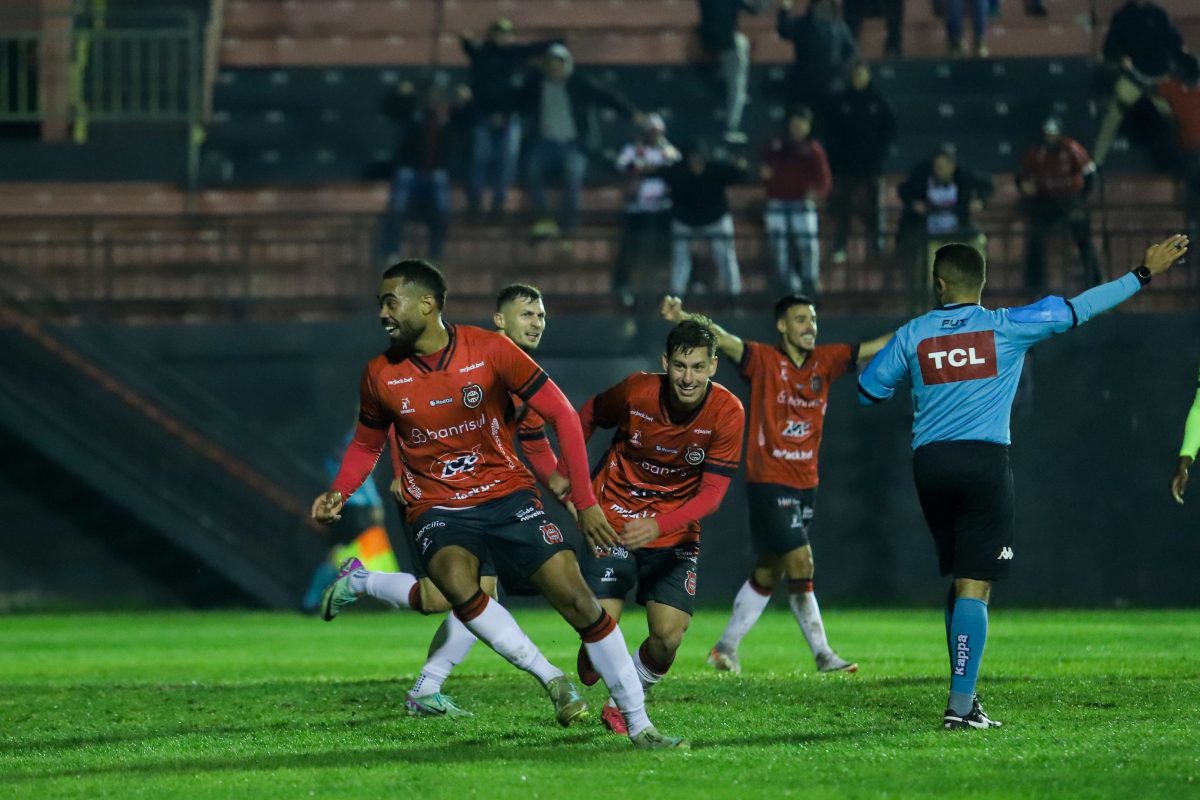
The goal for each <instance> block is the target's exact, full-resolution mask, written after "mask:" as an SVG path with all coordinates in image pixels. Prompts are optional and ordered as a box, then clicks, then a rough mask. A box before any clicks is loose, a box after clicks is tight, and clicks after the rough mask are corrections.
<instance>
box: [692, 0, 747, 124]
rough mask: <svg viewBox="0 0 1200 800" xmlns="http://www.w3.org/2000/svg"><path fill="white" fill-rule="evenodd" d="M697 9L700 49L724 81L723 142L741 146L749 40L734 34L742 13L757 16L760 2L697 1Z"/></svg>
mask: <svg viewBox="0 0 1200 800" xmlns="http://www.w3.org/2000/svg"><path fill="white" fill-rule="evenodd" d="M697 2H698V3H699V6H700V46H701V47H703V48H704V51H705V52H706V53H708V54H709V55H711V56H713V57H714V58H716V59H717V64H718V65H719V66H720V70H721V78H722V79H723V80H724V81H725V140H726V141H727V142H729V143H730V144H744V143H745V141H746V134H744V133H742V112H743V111H745V109H746V82H747V81H748V80H749V77H750V40H749V39H747V38H746V34H744V33H742V32H741V31H739V30H738V16H739V15H740V14H741V13H742V12H743V11H749V12H750V13H751V14H757V13H758V12H759V10H760V9H761V7H762V4H763V3H762V0H697Z"/></svg>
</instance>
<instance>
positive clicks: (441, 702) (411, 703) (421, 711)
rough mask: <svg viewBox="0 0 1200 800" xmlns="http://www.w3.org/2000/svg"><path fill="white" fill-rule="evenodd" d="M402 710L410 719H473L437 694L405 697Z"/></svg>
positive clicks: (465, 711)
mask: <svg viewBox="0 0 1200 800" xmlns="http://www.w3.org/2000/svg"><path fill="white" fill-rule="evenodd" d="M404 709H405V711H407V712H408V715H409V716H410V717H473V716H475V715H474V714H472V713H471V712H470V711H467V710H466V709H465V708H463V707H461V706H460V705H458V704H457V703H455V702H454V700H453V699H451V698H449V697H447V696H446V695H444V694H442V693H441V692H438V693H436V694H426V695H422V696H421V697H414V696H413V695H411V694H410V695H406V696H405V698H404Z"/></svg>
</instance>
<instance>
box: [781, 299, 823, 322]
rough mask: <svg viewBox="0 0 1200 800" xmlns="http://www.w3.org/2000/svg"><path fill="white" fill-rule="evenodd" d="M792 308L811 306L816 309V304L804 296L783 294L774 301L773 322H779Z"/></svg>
mask: <svg viewBox="0 0 1200 800" xmlns="http://www.w3.org/2000/svg"><path fill="white" fill-rule="evenodd" d="M793 306H812V307H813V308H816V306H817V303H816V301H815V300H813V299H812V298H811V297H809V296H808V295H806V294H785V295H784V296H783V297H781V298H779V299H778V300H776V301H775V321H776V322H779V320H781V319H783V318H784V317H786V316H787V313H788V312H789V311H791V310H792V307H793Z"/></svg>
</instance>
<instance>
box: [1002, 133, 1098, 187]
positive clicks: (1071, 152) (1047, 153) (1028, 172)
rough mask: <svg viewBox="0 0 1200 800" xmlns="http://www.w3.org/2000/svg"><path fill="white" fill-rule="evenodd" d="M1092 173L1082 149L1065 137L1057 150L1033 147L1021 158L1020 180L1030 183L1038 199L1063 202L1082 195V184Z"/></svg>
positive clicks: (1092, 166) (1089, 160)
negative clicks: (1032, 184) (1031, 182)
mask: <svg viewBox="0 0 1200 800" xmlns="http://www.w3.org/2000/svg"><path fill="white" fill-rule="evenodd" d="M1094 169H1095V165H1094V164H1093V163H1092V157H1091V156H1090V155H1088V151H1087V150H1084V149H1083V145H1081V144H1080V143H1079V142H1077V141H1075V140H1074V139H1069V138H1067V137H1066V136H1064V137H1063V138H1062V141H1061V142H1059V144H1058V146H1057V147H1050V146H1049V145H1047V144H1046V143H1044V142H1043V143H1040V144H1035V145H1034V146H1033V147H1030V148H1029V149H1028V150H1026V151H1025V155H1024V156H1023V157H1022V158H1021V175H1020V179H1021V180H1029V181H1033V183H1034V185H1035V186H1036V187H1037V188H1036V192H1037V196H1038V197H1040V198H1042V199H1044V200H1065V199H1066V198H1069V197H1075V196H1077V195H1078V194H1079V193H1080V192H1082V191H1083V187H1084V180H1085V179H1086V178H1087V175H1088V174H1089V173H1090V172H1092V171H1093V170H1094Z"/></svg>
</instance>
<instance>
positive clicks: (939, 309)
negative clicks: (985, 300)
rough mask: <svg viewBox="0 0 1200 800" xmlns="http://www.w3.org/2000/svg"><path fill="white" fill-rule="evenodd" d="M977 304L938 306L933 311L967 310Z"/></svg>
mask: <svg viewBox="0 0 1200 800" xmlns="http://www.w3.org/2000/svg"><path fill="white" fill-rule="evenodd" d="M978 305H979V303H951V304H950V305H948V306H938V307H937V308H935V309H933V310H934V311H957V310H958V309H960V308H968V307H969V306H978Z"/></svg>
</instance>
